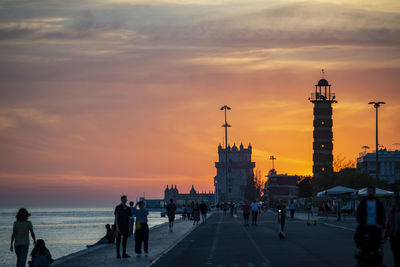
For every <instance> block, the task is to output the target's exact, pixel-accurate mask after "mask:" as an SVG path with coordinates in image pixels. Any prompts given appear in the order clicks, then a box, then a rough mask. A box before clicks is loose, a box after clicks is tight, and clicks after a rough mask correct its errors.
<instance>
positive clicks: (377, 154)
mask: <svg viewBox="0 0 400 267" xmlns="http://www.w3.org/2000/svg"><path fill="white" fill-rule="evenodd" d="M378 107H379V106H378ZM378 107H375V122H376V123H375V166H376V168H375V172H376V175H375V178H376V180H377V181H378V180H379V171H380V168H379V142H378Z"/></svg>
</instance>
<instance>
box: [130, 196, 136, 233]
mask: <svg viewBox="0 0 400 267" xmlns="http://www.w3.org/2000/svg"><path fill="white" fill-rule="evenodd" d="M133 204H134V202H133V201H130V202H129V208H130V209H131V213H132V216H131V217H130V218H129V236H133V228H134V225H135V216H133V212H134V210H135V207H134V206H133Z"/></svg>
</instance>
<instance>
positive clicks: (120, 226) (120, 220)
mask: <svg viewBox="0 0 400 267" xmlns="http://www.w3.org/2000/svg"><path fill="white" fill-rule="evenodd" d="M127 202H128V198H127V196H125V195H124V196H121V204H119V205H118V206H116V207H115V210H114V215H115V226H116V232H115V233H116V249H117V258H121V253H120V247H121V241H122V258H129V257H130V255H129V254H127V253H126V246H127V243H128V237H129V236H132V235H133V233H134V235H135V253H136V257H141V255H142V244H143V249H144V255H145V256H146V257H147V256H148V253H149V226H148V224H147V216H148V215H149V211H148V210H147V209H146V208H145V206H146V204H145V202H144V201H139V202H137V203H136V205H135V206H134V202H132V201H131V202H130V203H129V204H130V206H127V205H126V203H127Z"/></svg>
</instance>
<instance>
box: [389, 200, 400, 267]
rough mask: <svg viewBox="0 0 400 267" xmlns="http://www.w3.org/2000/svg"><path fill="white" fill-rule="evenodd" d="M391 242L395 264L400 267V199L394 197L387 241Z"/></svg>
mask: <svg viewBox="0 0 400 267" xmlns="http://www.w3.org/2000/svg"><path fill="white" fill-rule="evenodd" d="M388 238H389V240H390V246H391V247H392V252H393V257H394V264H395V266H396V267H400V197H399V196H393V197H392V208H391V210H390V213H389V217H388V222H387V227H386V231H385V239H388Z"/></svg>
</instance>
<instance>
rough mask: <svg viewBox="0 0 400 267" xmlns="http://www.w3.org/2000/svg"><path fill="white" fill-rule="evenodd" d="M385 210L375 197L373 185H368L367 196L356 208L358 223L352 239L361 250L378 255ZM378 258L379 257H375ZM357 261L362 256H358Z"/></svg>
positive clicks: (360, 259)
mask: <svg viewBox="0 0 400 267" xmlns="http://www.w3.org/2000/svg"><path fill="white" fill-rule="evenodd" d="M385 219H386V217H385V211H384V207H383V205H382V203H381V202H380V201H379V200H378V199H376V197H375V187H373V186H369V187H368V196H367V197H366V198H364V199H363V200H362V201H361V202H360V205H359V206H358V209H357V221H358V223H359V225H358V227H357V228H356V232H355V234H354V241H355V242H356V245H357V247H358V248H360V252H361V253H359V254H360V255H364V254H363V253H362V252H363V251H366V250H367V249H368V251H371V252H374V254H375V255H379V248H380V244H381V240H382V229H383V228H384V227H385ZM375 258H376V259H380V257H375ZM358 260H359V261H362V260H363V258H362V257H361V256H360V257H359V258H358Z"/></svg>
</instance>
